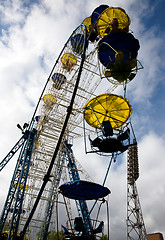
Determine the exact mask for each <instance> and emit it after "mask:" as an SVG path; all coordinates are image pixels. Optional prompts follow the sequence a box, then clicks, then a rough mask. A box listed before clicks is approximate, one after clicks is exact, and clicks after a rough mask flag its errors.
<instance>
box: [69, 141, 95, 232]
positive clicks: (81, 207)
mask: <svg viewBox="0 0 165 240" xmlns="http://www.w3.org/2000/svg"><path fill="white" fill-rule="evenodd" d="M71 147H72V145H71V144H69V143H67V141H66V142H65V154H66V161H67V162H68V172H69V176H70V180H71V181H75V180H80V176H79V173H78V169H77V166H76V163H75V159H74V156H73V151H72V149H71ZM75 201H76V206H77V210H78V213H79V217H82V220H83V223H84V227H85V231H84V233H85V234H86V235H90V234H91V230H92V224H91V220H90V214H89V211H88V207H87V204H86V201H85V200H75Z"/></svg>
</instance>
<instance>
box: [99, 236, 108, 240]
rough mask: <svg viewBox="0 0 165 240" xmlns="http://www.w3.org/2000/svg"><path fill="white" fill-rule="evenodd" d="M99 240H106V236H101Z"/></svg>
mask: <svg viewBox="0 0 165 240" xmlns="http://www.w3.org/2000/svg"><path fill="white" fill-rule="evenodd" d="M100 240H108V236H107V235H103V236H102V237H101V238H100Z"/></svg>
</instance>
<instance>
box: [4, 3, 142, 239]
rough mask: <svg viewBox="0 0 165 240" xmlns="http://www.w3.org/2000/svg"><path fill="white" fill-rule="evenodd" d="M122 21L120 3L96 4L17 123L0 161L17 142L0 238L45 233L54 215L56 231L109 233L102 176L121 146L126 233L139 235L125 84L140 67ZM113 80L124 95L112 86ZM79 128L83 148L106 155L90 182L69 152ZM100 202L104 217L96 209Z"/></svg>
mask: <svg viewBox="0 0 165 240" xmlns="http://www.w3.org/2000/svg"><path fill="white" fill-rule="evenodd" d="M129 25H130V18H129V16H128V15H127V14H126V12H125V11H124V10H123V9H122V8H117V7H116V8H114V7H109V6H107V5H100V6H99V7H97V8H96V9H95V10H94V11H93V13H92V14H91V16H90V17H87V18H85V19H84V21H83V22H82V24H81V25H80V26H78V27H77V28H76V29H75V30H74V32H73V33H72V34H71V36H70V37H69V39H68V41H67V42H66V44H65V45H64V48H63V49H62V51H61V53H60V54H59V57H58V59H57V60H56V62H55V64H54V66H53V68H52V71H51V73H50V75H49V77H48V79H47V82H46V84H45V86H44V89H43V91H42V93H41V96H40V98H39V101H38V103H37V106H36V109H35V111H34V114H33V116H32V119H31V122H30V123H29V124H26V123H25V124H24V126H23V127H21V126H20V125H18V127H19V128H20V129H21V130H22V137H21V138H20V140H19V141H18V142H17V143H16V145H15V146H14V147H13V148H12V150H11V151H10V152H9V153H8V154H7V156H6V157H5V158H4V159H3V160H2V162H1V163H0V170H2V169H3V168H4V167H5V165H6V164H7V163H8V162H9V160H10V159H11V158H12V157H13V156H14V154H15V153H16V152H17V151H18V150H20V153H19V157H18V160H17V163H16V167H15V170H14V173H13V177H12V180H11V184H10V187H9V191H8V195H7V198H6V202H5V204H4V207H3V211H2V214H1V220H0V233H1V238H0V239H36V238H37V236H38V239H42V240H46V239H47V236H48V232H49V231H50V230H51V229H54V230H55V231H56V232H59V230H61V228H60V229H59V226H58V225H59V222H60V223H61V222H62V230H63V239H101V238H102V236H103V234H106V235H107V237H108V239H110V237H109V213H108V209H109V207H108V200H107V196H108V195H109V194H110V190H109V189H108V188H107V187H106V186H105V185H106V178H107V176H108V173H109V170H110V166H111V163H112V161H114V160H116V158H117V157H118V155H119V154H122V153H123V152H125V151H127V153H128V161H127V162H128V163H127V239H131V240H132V239H135V240H144V239H146V230H145V225H144V222H143V217H142V211H141V207H140V203H139V198H138V192H137V188H136V180H137V179H138V177H139V169H138V152H137V151H138V150H137V141H136V137H135V134H134V130H133V126H132V123H131V120H130V116H131V114H132V107H131V105H130V103H129V101H128V100H127V99H126V87H127V84H128V83H129V82H130V81H132V80H133V79H134V77H135V76H136V74H137V71H138V70H139V69H141V68H143V67H142V65H141V63H140V62H139V61H138V60H137V55H138V50H139V48H140V46H139V41H138V40H137V39H135V38H134V36H133V35H132V34H131V33H130V32H129ZM103 82H104V83H103ZM119 85H123V96H119V95H116V94H113V93H112V92H113V91H114V89H115V88H117V87H118V86H119ZM100 86H101V87H100ZM105 86H106V87H107V86H108V87H109V88H108V90H107V89H105ZM82 123H83V126H82ZM82 135H84V145H85V152H86V153H96V154H99V155H100V156H102V157H104V156H108V157H109V159H110V162H109V166H108V168H107V171H106V175H105V177H104V179H103V183H102V184H99V183H94V182H92V181H91V180H90V178H89V176H88V175H87V174H86V173H85V171H84V169H83V168H82V167H81V165H80V164H79V163H78V161H77V160H76V158H75V156H74V153H73V150H72V143H73V140H74V139H75V138H77V137H80V136H81V137H82ZM89 146H90V148H89ZM74 203H75V204H74ZM103 205H105V206H106V208H105V209H107V219H106V220H104V221H103V219H100V214H99V213H100V210H101V208H102V206H103ZM64 209H66V214H65V213H64V212H65V211H64ZM75 209H76V210H75ZM94 214H95V216H94ZM65 215H66V217H67V219H65ZM72 215H74V217H73V216H72ZM104 229H107V231H106V233H104V232H103V230H104Z"/></svg>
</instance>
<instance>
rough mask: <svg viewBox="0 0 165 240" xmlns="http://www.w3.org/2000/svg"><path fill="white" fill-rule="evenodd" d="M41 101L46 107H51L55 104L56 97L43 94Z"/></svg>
mask: <svg viewBox="0 0 165 240" xmlns="http://www.w3.org/2000/svg"><path fill="white" fill-rule="evenodd" d="M43 101H44V103H45V104H46V105H47V106H49V107H51V106H53V105H54V104H55V103H56V97H54V96H53V95H52V94H45V95H44V96H43Z"/></svg>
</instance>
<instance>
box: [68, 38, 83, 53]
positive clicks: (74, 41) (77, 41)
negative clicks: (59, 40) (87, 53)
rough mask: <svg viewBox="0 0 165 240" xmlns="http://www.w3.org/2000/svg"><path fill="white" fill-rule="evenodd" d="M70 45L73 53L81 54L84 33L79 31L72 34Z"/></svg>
mask: <svg viewBox="0 0 165 240" xmlns="http://www.w3.org/2000/svg"><path fill="white" fill-rule="evenodd" d="M71 45H72V48H73V51H74V52H75V53H77V54H81V53H82V51H83V46H84V35H83V34H80V33H79V34H76V35H74V36H73V37H72V38H71Z"/></svg>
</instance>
